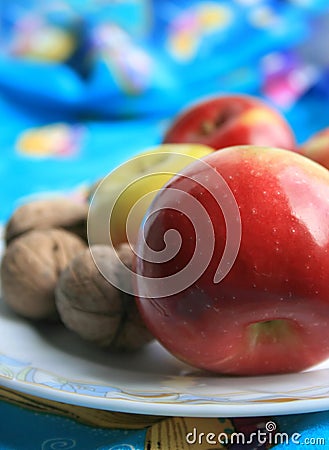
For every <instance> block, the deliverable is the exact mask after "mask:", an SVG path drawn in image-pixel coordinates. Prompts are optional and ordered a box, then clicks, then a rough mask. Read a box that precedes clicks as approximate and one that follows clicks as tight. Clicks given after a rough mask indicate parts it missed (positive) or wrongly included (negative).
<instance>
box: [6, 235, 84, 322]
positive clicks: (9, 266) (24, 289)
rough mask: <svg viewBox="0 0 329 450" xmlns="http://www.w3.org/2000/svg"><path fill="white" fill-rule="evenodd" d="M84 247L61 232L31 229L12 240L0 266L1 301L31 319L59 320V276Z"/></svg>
mask: <svg viewBox="0 0 329 450" xmlns="http://www.w3.org/2000/svg"><path fill="white" fill-rule="evenodd" d="M85 247H86V244H85V242H84V241H83V240H82V239H80V238H79V237H78V236H75V235H74V234H72V233H69V232H68V231H65V230H60V229H49V230H33V231H30V232H28V233H25V234H23V235H22V236H20V237H18V238H16V239H14V240H13V241H12V242H11V243H10V244H9V246H8V247H7V248H6V250H5V253H4V256H3V259H2V264H1V281H2V296H3V300H4V301H5V302H6V303H7V304H8V305H9V306H10V307H11V308H12V309H13V310H14V311H15V312H17V313H18V314H20V315H22V316H24V317H27V318H30V319H51V318H55V317H57V318H58V313H57V310H56V304H55V294H54V291H55V286H56V284H57V280H58V277H59V274H60V272H61V271H62V270H63V269H64V268H65V267H66V266H67V264H68V263H69V261H70V260H71V259H72V258H73V257H74V256H76V255H77V254H78V253H79V252H81V251H82V250H83V249H84V248H85Z"/></svg>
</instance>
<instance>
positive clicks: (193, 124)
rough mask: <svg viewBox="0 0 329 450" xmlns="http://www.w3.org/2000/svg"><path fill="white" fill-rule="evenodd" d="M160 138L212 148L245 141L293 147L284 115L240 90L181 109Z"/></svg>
mask: <svg viewBox="0 0 329 450" xmlns="http://www.w3.org/2000/svg"><path fill="white" fill-rule="evenodd" d="M163 141H164V142H165V143H183V142H195V143H200V144H204V145H208V146H209V147H213V148H215V149H221V148H224V147H229V146H233V145H245V144H251V145H259V146H272V147H279V148H284V149H287V150H295V149H296V141H295V136H294V133H293V130H292V129H291V127H290V125H289V124H288V122H287V120H286V119H285V118H284V117H283V115H282V114H281V113H280V112H279V111H277V110H276V109H275V108H274V107H272V106H271V105H269V104H267V103H265V102H264V101H263V100H261V99H259V98H257V97H253V96H249V95H241V94H237V95H222V96H216V97H210V98H205V99H203V100H201V101H199V102H198V103H195V104H193V105H191V106H190V107H188V108H187V109H184V110H182V111H181V112H180V113H179V114H178V115H177V116H176V117H175V118H174V120H173V122H172V123H171V124H170V125H169V128H168V129H167V131H166V133H165V136H164V139H163Z"/></svg>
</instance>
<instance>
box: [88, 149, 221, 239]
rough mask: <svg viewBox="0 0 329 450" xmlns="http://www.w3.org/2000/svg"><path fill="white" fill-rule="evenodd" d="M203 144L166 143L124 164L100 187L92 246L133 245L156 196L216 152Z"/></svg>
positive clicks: (93, 208)
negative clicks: (180, 173) (176, 175)
mask: <svg viewBox="0 0 329 450" xmlns="http://www.w3.org/2000/svg"><path fill="white" fill-rule="evenodd" d="M213 151H214V149H213V148H211V147H208V146H205V145H200V144H162V145H159V146H157V147H154V148H151V149H148V150H147V151H145V152H142V153H140V154H139V155H137V156H135V157H133V158H132V159H130V160H128V161H127V162H125V163H124V164H122V165H120V166H119V167H118V168H116V169H115V170H114V171H113V172H110V173H109V174H108V175H107V176H106V177H104V178H103V180H102V181H101V182H100V183H99V184H98V186H97V188H96V190H95V192H94V194H93V196H92V198H91V201H90V208H89V215H88V240H89V243H90V244H91V245H95V244H111V245H114V246H117V245H119V244H121V243H122V242H129V243H130V244H131V245H134V243H135V242H136V240H137V234H138V230H139V227H140V224H141V222H142V220H143V217H144V215H145V213H146V211H147V209H148V207H149V205H150V204H151V202H152V200H153V198H154V197H155V195H156V193H157V192H158V191H159V190H160V189H161V188H162V187H163V186H164V185H165V184H166V183H167V182H168V181H169V180H170V179H171V178H172V176H174V175H175V174H177V173H178V172H179V171H180V170H182V169H183V168H184V167H186V166H187V165H188V164H190V163H192V162H193V161H194V160H195V159H199V158H202V157H203V156H206V155H208V154H209V153H211V152H213Z"/></svg>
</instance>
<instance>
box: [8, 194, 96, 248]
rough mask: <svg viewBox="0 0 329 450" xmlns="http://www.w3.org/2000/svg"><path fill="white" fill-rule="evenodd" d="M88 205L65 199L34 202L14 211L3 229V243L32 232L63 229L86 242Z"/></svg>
mask: <svg viewBox="0 0 329 450" xmlns="http://www.w3.org/2000/svg"><path fill="white" fill-rule="evenodd" d="M87 216H88V204H87V203H78V202H74V201H73V200H70V199H69V198H66V197H58V198H49V199H41V200H35V201H33V202H29V203H25V204H24V205H21V206H20V207H18V208H17V209H16V211H15V212H14V213H13V215H12V216H11V218H10V219H9V221H8V223H7V225H6V228H5V241H6V243H7V244H8V243H9V242H10V241H12V240H13V239H15V238H17V237H18V236H21V235H22V234H24V233H26V232H28V231H32V230H45V229H48V228H63V229H65V230H67V231H70V232H72V233H74V234H77V235H78V236H80V237H82V238H83V239H84V240H87Z"/></svg>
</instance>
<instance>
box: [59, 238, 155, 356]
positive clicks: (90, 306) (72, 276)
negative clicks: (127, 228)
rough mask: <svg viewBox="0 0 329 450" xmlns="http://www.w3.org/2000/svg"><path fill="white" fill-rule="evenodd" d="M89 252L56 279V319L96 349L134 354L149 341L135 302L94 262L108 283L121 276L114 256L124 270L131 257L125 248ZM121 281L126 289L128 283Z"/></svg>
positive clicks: (101, 246)
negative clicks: (91, 343)
mask: <svg viewBox="0 0 329 450" xmlns="http://www.w3.org/2000/svg"><path fill="white" fill-rule="evenodd" d="M91 249H92V253H91V251H90V249H87V250H85V251H84V252H82V253H80V254H79V255H77V256H76V257H75V258H74V259H73V260H72V261H71V263H70V264H69V265H68V267H67V268H66V269H65V270H64V271H63V273H62V275H61V276H60V278H59V281H58V285H57V288H56V304H57V309H58V312H59V314H60V317H61V319H62V321H63V323H64V324H65V325H66V327H67V328H69V329H70V330H72V331H74V332H75V333H77V334H78V335H79V336H80V337H81V338H83V339H85V340H88V341H91V342H94V343H95V344H97V345H98V346H100V347H104V348H109V349H111V350H116V351H128V350H137V349H138V348H140V347H142V346H143V345H144V344H146V343H147V342H149V341H151V340H152V339H153V338H152V336H151V334H150V333H149V331H148V330H147V329H146V327H145V325H144V323H143V321H142V319H141V317H140V315H139V312H138V309H137V307H136V303H135V299H134V297H133V296H132V295H130V294H127V293H124V292H122V291H121V290H119V289H118V288H117V287H115V286H113V285H112V284H111V283H110V282H109V281H107V279H106V278H105V277H104V276H103V275H102V273H101V272H100V270H99V269H98V267H97V266H96V264H95V262H94V258H95V260H96V261H97V264H98V266H99V267H102V271H103V273H105V272H106V273H107V277H108V274H109V273H110V274H111V279H112V280H113V279H114V278H112V277H117V279H118V277H122V276H123V274H122V270H121V269H120V266H119V264H118V259H117V257H116V255H115V252H116V251H117V254H118V256H119V258H120V259H121V261H122V262H123V263H124V264H126V265H127V266H128V267H129V266H131V263H132V255H133V253H132V251H131V249H130V247H129V245H128V244H122V245H121V246H120V247H118V249H117V250H114V249H113V247H111V246H106V245H95V246H93V247H91ZM103 269H104V270H103ZM126 278H127V277H126ZM121 280H122V279H121ZM122 281H123V282H126V283H127V285H126V286H129V283H130V279H126V280H122ZM120 286H122V284H120Z"/></svg>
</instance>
